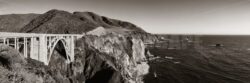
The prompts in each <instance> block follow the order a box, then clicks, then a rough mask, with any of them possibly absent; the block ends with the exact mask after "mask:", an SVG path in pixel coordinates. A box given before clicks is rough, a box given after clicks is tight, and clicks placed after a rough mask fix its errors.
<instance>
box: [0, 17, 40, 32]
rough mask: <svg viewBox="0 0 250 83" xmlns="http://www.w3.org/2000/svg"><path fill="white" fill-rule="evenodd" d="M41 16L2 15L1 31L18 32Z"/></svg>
mask: <svg viewBox="0 0 250 83" xmlns="http://www.w3.org/2000/svg"><path fill="white" fill-rule="evenodd" d="M37 16H39V14H9V15H0V31H7V32H18V31H20V29H21V28H23V27H24V26H25V25H27V24H29V23H30V21H31V20H33V19H34V18H36V17H37Z"/></svg>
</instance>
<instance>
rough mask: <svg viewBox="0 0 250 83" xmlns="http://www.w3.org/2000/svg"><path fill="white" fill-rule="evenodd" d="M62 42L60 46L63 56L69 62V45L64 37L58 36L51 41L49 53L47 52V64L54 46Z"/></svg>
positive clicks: (54, 48)
mask: <svg viewBox="0 0 250 83" xmlns="http://www.w3.org/2000/svg"><path fill="white" fill-rule="evenodd" d="M60 43H61V44H62V47H63V48H64V51H65V56H64V57H65V58H66V60H67V62H70V56H69V45H68V43H67V41H66V39H64V38H59V39H55V41H53V42H51V48H50V49H49V53H48V57H47V58H48V59H47V60H48V64H49V62H50V59H51V57H52V55H53V52H54V51H55V50H56V46H57V45H59V44H60Z"/></svg>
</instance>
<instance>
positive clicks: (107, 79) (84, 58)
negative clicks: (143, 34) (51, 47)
mask: <svg viewBox="0 0 250 83" xmlns="http://www.w3.org/2000/svg"><path fill="white" fill-rule="evenodd" d="M76 46H77V47H76V49H75V51H76V55H75V61H74V62H72V63H70V64H66V63H64V62H65V61H63V60H65V59H64V57H62V55H61V54H60V51H58V50H57V51H56V52H54V54H53V57H52V62H50V63H49V66H44V65H43V64H42V63H40V62H37V61H34V60H31V59H24V58H22V55H20V53H18V52H17V51H15V52H16V53H14V54H12V53H13V52H10V51H11V50H14V49H12V48H10V47H6V46H4V49H1V52H0V59H3V60H1V63H2V64H3V65H1V66H0V68H1V69H3V70H1V72H2V73H4V76H2V75H1V76H2V77H0V80H4V81H5V82H7V83H8V82H25V83H35V82H36V83H143V81H142V79H143V76H144V75H145V74H147V73H148V69H149V65H148V64H147V60H146V57H145V46H144V44H143V42H142V40H140V39H138V38H134V37H126V36H122V35H117V34H107V35H102V36H99V37H98V36H86V37H84V38H82V39H79V40H78V41H77V45H76ZM1 47H3V46H1ZM9 55H11V56H12V57H16V59H17V60H16V59H15V58H8V57H5V56H9ZM14 59H15V60H14ZM13 60H14V61H17V62H12V61H13ZM18 61H19V62H18ZM20 61H21V62H22V64H19V66H12V65H10V64H17V63H20ZM14 67H19V68H14ZM15 69H18V70H22V71H16V70H15ZM1 72H0V73H1ZM6 72H7V73H6Z"/></svg>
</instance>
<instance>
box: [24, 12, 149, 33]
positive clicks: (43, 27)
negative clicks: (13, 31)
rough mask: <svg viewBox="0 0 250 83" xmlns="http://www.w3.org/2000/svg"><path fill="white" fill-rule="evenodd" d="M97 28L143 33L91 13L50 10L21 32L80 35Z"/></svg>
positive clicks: (139, 29)
mask: <svg viewBox="0 0 250 83" xmlns="http://www.w3.org/2000/svg"><path fill="white" fill-rule="evenodd" d="M97 27H104V28H108V29H117V28H120V29H121V30H123V29H124V31H139V32H145V31H144V30H142V29H141V28H139V27H137V26H135V25H134V24H131V23H128V22H123V21H119V20H114V19H109V18H107V17H104V16H99V15H97V14H94V13H91V12H75V13H73V14H72V13H69V12H66V11H61V10H50V11H48V12H46V13H45V14H42V15H40V16H39V17H37V18H36V19H34V20H32V21H31V22H30V23H29V24H27V25H26V26H25V27H24V28H22V29H21V32H32V33H61V34H62V33H63V34H70V33H74V34H82V33H85V32H88V31H90V30H93V29H95V28H97Z"/></svg>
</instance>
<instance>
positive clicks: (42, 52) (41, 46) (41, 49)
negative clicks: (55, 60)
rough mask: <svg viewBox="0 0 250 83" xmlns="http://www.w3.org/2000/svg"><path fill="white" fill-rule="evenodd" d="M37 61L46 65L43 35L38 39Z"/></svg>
mask: <svg viewBox="0 0 250 83" xmlns="http://www.w3.org/2000/svg"><path fill="white" fill-rule="evenodd" d="M39 41H40V42H39V61H42V62H43V63H44V64H45V65H48V64H49V63H48V60H47V55H48V51H47V50H48V48H47V38H46V36H45V35H42V36H40V37H39Z"/></svg>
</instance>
